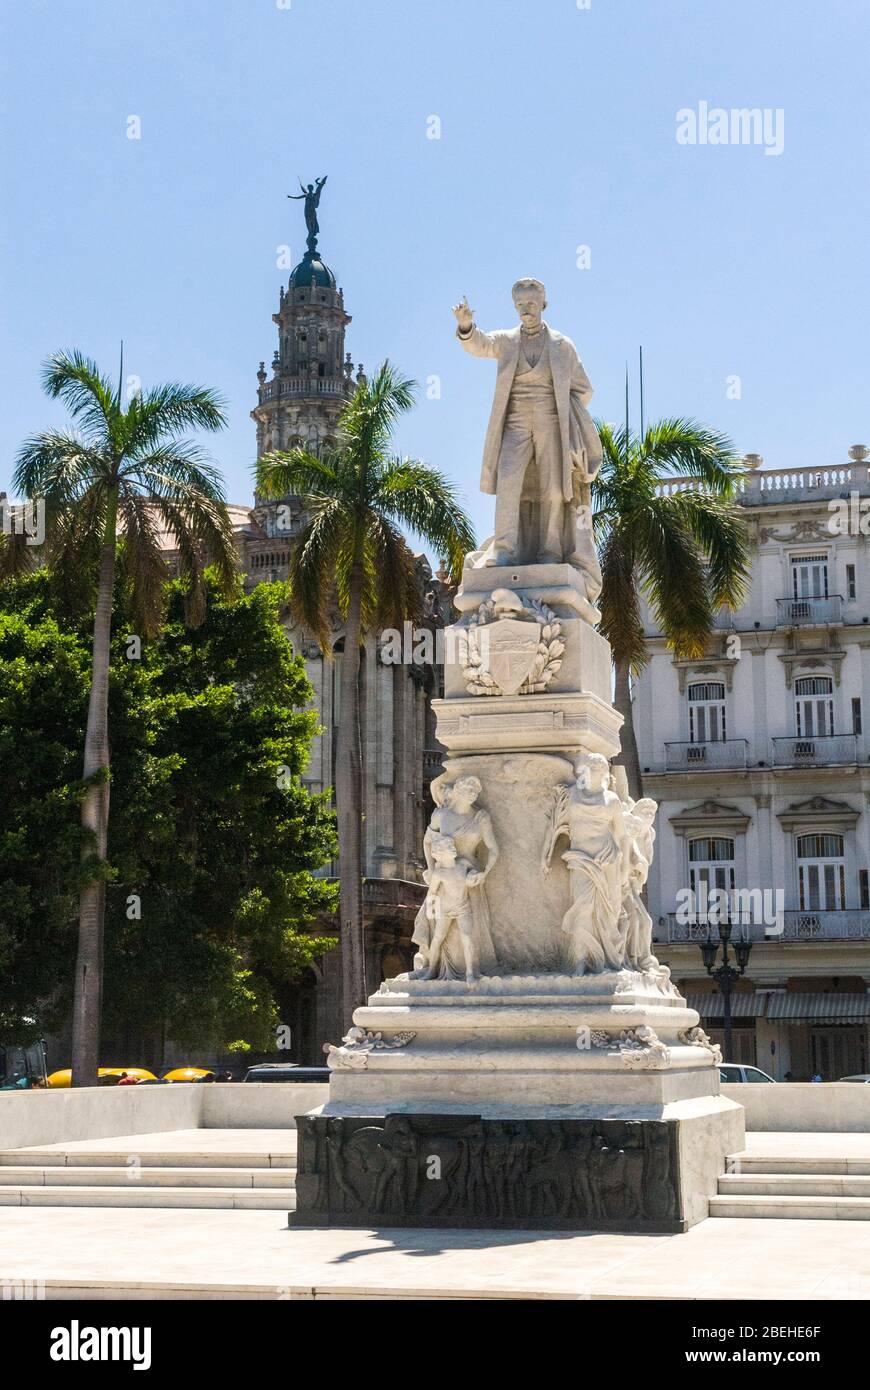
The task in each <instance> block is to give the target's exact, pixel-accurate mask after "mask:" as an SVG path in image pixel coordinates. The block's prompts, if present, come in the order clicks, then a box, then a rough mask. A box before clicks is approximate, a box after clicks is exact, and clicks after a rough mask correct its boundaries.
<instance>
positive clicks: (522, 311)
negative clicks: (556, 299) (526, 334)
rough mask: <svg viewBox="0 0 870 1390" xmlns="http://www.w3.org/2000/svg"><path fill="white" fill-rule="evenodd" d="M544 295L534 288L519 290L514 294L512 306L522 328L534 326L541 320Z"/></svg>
mask: <svg viewBox="0 0 870 1390" xmlns="http://www.w3.org/2000/svg"><path fill="white" fill-rule="evenodd" d="M544 303H545V301H544V297H543V295H542V294H539V293H538V292H537V291H536V290H521V291H520V292H519V294H516V295H514V306H515V308H516V311H517V313H518V314H519V316H520V323H521V324H522V325H523V327H524V328H534V327H535V325H536V324H539V323H540V322H541V314H542V313H543V312H544Z"/></svg>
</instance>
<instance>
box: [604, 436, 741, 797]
mask: <svg viewBox="0 0 870 1390" xmlns="http://www.w3.org/2000/svg"><path fill="white" fill-rule="evenodd" d="M596 423H597V426H598V432H599V434H600V436H601V442H602V445H603V450H604V459H603V462H602V465H601V471H600V473H599V474H598V477H597V479H596V480H595V482H594V483H593V486H592V497H593V524H594V528H595V534H596V541H597V543H598V549H599V554H600V556H601V575H602V580H603V589H602V594H601V631H602V633H603V634H604V636H605V637H606V638H607V640H608V642H609V643H610V647H611V651H612V653H613V664H614V669H615V695H614V703H615V705H616V708H617V709H618V710H619V712H620V714H621V715H622V717H623V720H624V723H623V726H622V734H621V749H620V761H621V762H622V763H623V765H624V766H625V771H626V777H627V779H628V788H629V792H630V794H631V795H632V796H633V797H635V798H637V797H640V796H641V795H642V794H643V793H642V779H641V770H640V759H639V757H638V751H637V739H636V736H635V730H634V721H633V712H632V699H631V678H632V676H637V675H639V674H640V672H641V671H642V670H643V668H644V666H645V665H646V662H647V660H648V653H647V645H646V637H645V633H644V625H643V611H642V602H643V601H644V600H645V601H646V602H647V603H648V604H649V605H650V608H651V609H652V613H653V616H654V618H655V620H656V622H657V624H658V625H659V627H660V628H661V630H662V632H663V633H664V635H665V637H666V638H667V641H668V643H669V644H670V645H671V647H673V649H674V652H675V653H676V655H677V656H686V657H692V656H700V655H701V654H702V653H703V652H704V650H705V648H706V645H707V643H708V642H709V640H710V636H711V633H712V630H713V625H714V622H715V613H716V610H717V609H718V608H720V607H722V606H725V605H727V606H729V607H732V608H738V607H739V606H740V604H741V603H742V602H743V597H744V594H745V592H746V585H747V581H748V573H749V571H748V545H747V539H746V527H745V521H744V518H743V516H742V514H741V511H740V508H739V507H738V506H737V505H736V502H735V500H734V499H735V497H736V490H737V484H738V482H739V479H740V477H741V469H740V466H739V464H738V463H737V460H736V458H735V451H734V446H733V444H732V443H731V441H730V440H729V439H728V438H727V437H726V436H725V435H723V434H718V433H717V432H716V431H714V430H710V429H707V428H706V427H705V426H704V425H699V424H698V423H697V422H696V421H694V420H659V421H658V422H657V423H656V424H653V425H650V426H649V428H648V429H647V430H646V431H645V433H644V434H643V436H642V437H641V436H638V435H637V434H634V433H633V432H631V431H629V432H628V433H627V432H626V430H625V428H624V427H621V428H619V429H613V428H612V427H611V426H610V425H606V424H603V423H601V422H596ZM678 477H682V478H688V479H691V480H692V483H691V484H689V485H687V486H681V487H679V488H672V487H670V486H669V484H672V483H673V480H674V479H675V478H678Z"/></svg>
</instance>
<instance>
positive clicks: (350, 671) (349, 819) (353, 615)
mask: <svg viewBox="0 0 870 1390" xmlns="http://www.w3.org/2000/svg"><path fill="white" fill-rule="evenodd" d="M362 579H363V576H362V565H361V564H357V565H354V567H353V569H352V570H351V576H350V593H349V596H348V612H347V623H346V626H345V636H344V655H343V657H342V663H341V691H340V698H341V708H340V710H339V718H338V736H337V738H336V769H335V797H336V802H337V811H338V871H339V893H340V911H341V985H342V1010H343V1017H344V1020H345V1023H346V1024H348V1025H349V1024H350V1022H351V1015H352V1013H353V1011H354V1009H356V1008H359V1007H360V1005H362V1004H364V1003H365V1002H366V970H365V940H364V929H363V897H362V890H363V867H362V743H361V738H360V727H359V661H360V656H359V652H360V647H359V641H360V607H361V596H362Z"/></svg>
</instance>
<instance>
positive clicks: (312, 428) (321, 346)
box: [251, 179, 362, 458]
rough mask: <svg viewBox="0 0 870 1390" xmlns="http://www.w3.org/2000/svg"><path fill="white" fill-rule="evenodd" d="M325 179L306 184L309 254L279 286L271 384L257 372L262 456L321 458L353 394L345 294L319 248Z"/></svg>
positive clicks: (256, 410) (255, 412)
mask: <svg viewBox="0 0 870 1390" xmlns="http://www.w3.org/2000/svg"><path fill="white" fill-rule="evenodd" d="M325 182H326V180H325V179H322V180H318V182H317V184H316V185H312V184H309V186H308V190H307V191H306V190H304V189H303V192H302V194H298V195H288V196H297V197H300V198H303V197H304V199H305V221H306V225H307V227H308V249H307V251H306V252H305V255H304V256H303V257H302V260H301V261H300V262H299V264H298V265H297V266H295V267H294V269H293V270H292V271H291V272H290V279H289V282H288V284H287V288H286V289H285V288H284V287H283V286H282V287H281V293H280V300H279V304H278V312H277V313H276V314H273V315H272V321H273V323H276V324H277V325H278V346H277V347H276V349H275V353H274V355H273V357H272V375H271V379H270V378H269V377H268V375H267V372H266V365H265V363H264V362H261V363H260V370H259V371H258V373H257V381H258V382H259V389H258V393H257V405H256V407H255V408H254V409H253V410H252V411H251V418H252V419H253V420H255V421H256V425H257V457H258V458H259V457H261V455H263V454H265V453H268V452H269V450H270V449H291V448H294V447H297V446H299V445H302V446H304V447H305V448H308V449H310V450H311V451H312V452H316V451H317V450H318V449H319V448H320V446H321V445H322V444H330V443H333V442H334V440H335V430H336V423H337V421H338V417H339V415H340V414H341V411H342V408H343V407H344V405H345V403H346V401H347V400H348V398H349V397H350V396H351V395H352V394H353V391H354V387H355V381H359V380H360V379H361V378H362V366H361V365H360V366H359V367H358V370H357V373H356V379H354V366H353V363H352V361H351V360H350V354H349V353H348V354H347V356H345V348H344V330H345V328H346V327H347V325H348V324H349V323H350V321H351V319H350V314H347V313H345V309H344V292H343V291H342V290H341V289H339V288H337V287H336V282H335V276H334V275H333V273H332V271H331V270H330V268H329V266H328V265H326V263H325V262H324V261H323V260H322V259H321V257H320V253H319V251H318V249H317V235H318V232H319V224H318V221H317V204H318V202H319V199H320V193H321V191H322V188H323V184H324V183H325Z"/></svg>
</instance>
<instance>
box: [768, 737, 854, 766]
mask: <svg viewBox="0 0 870 1390" xmlns="http://www.w3.org/2000/svg"><path fill="white" fill-rule="evenodd" d="M770 742H771V745H772V747H773V766H774V767H831V766H833V765H835V764H851V763H857V761H858V737H857V735H856V734H824V735H814V734H810V735H806V736H804V737H801V738H796V737H793V738H772V739H771V740H770Z"/></svg>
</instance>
